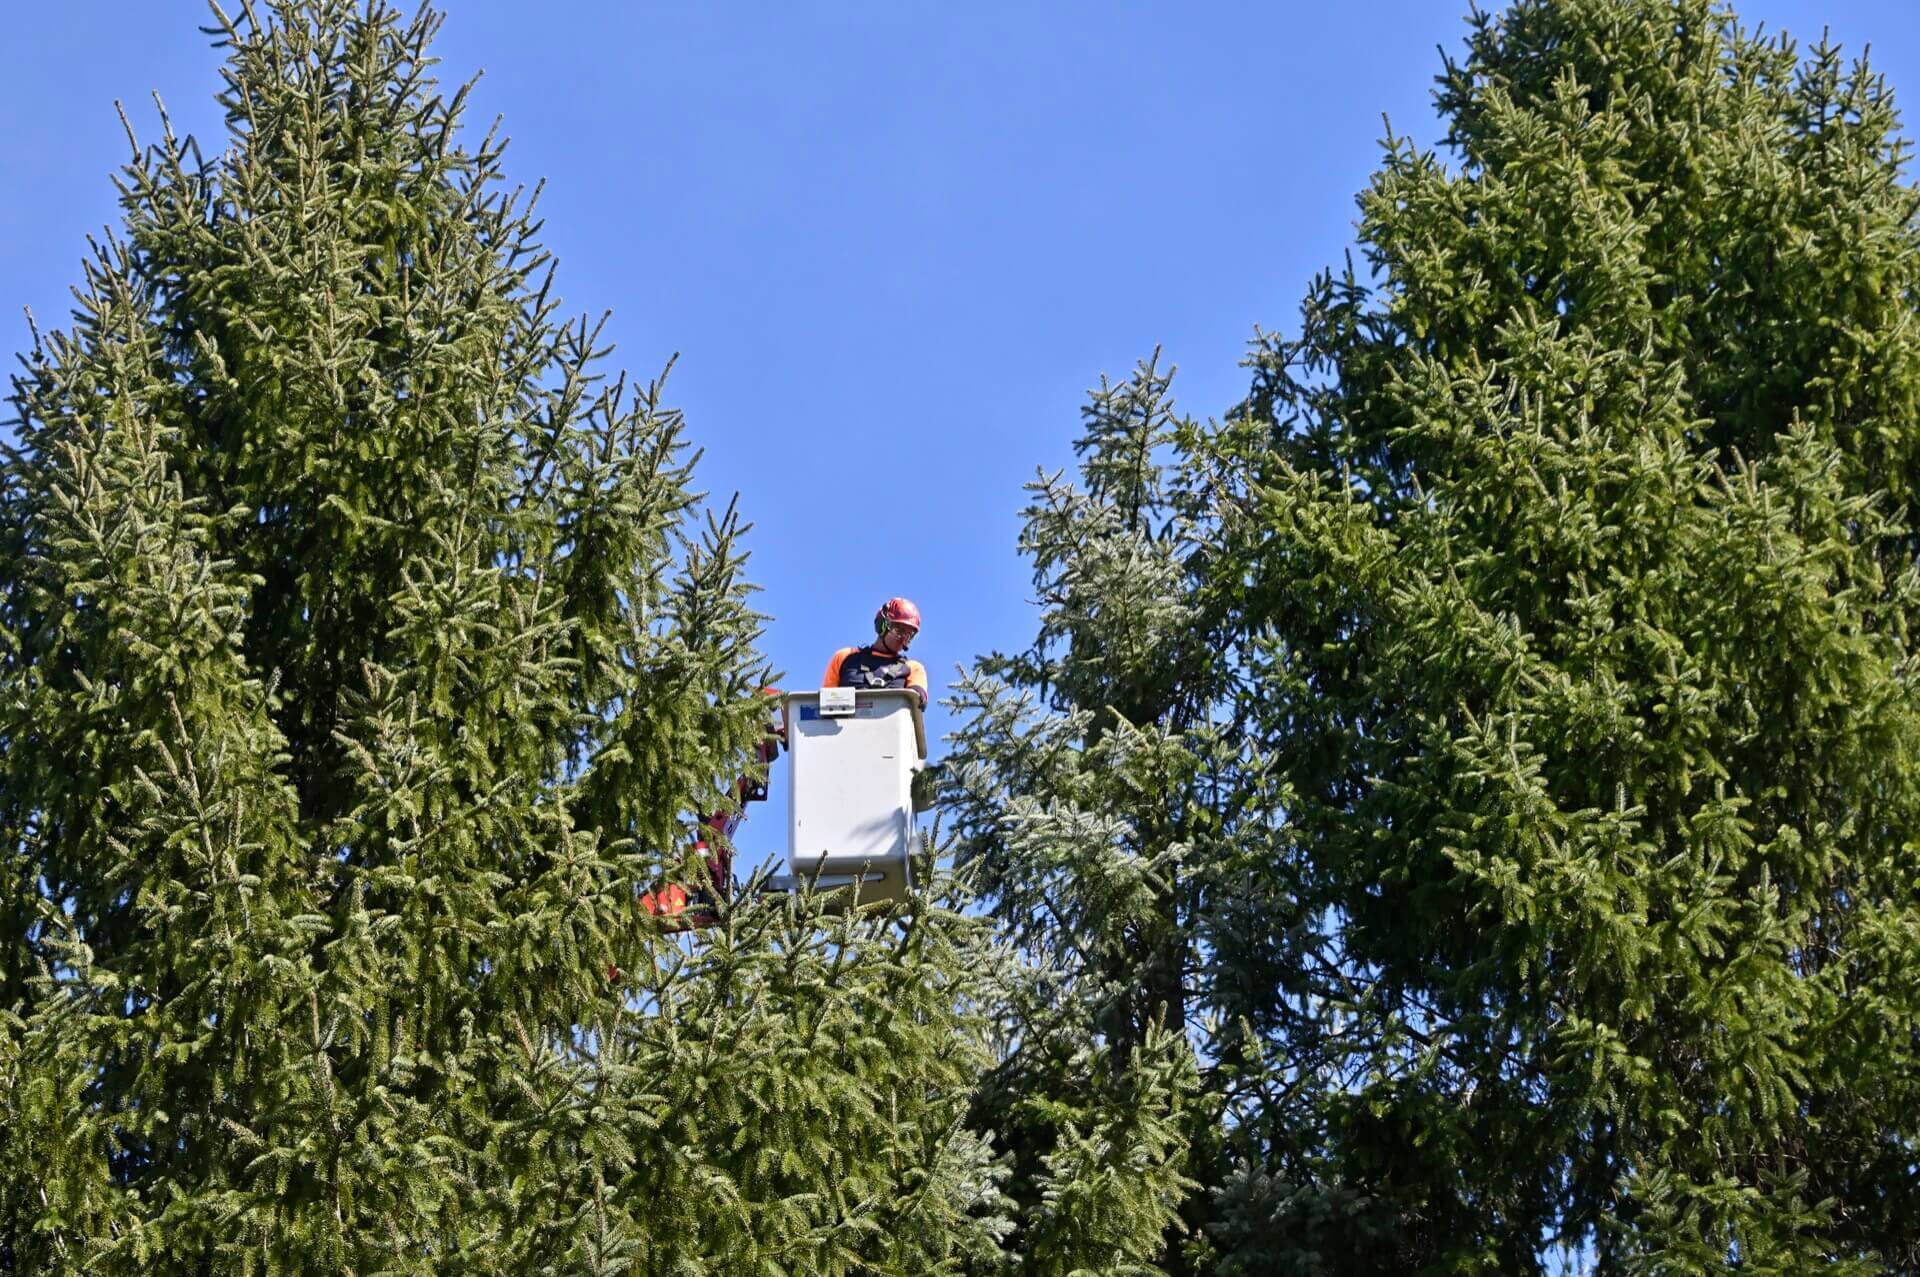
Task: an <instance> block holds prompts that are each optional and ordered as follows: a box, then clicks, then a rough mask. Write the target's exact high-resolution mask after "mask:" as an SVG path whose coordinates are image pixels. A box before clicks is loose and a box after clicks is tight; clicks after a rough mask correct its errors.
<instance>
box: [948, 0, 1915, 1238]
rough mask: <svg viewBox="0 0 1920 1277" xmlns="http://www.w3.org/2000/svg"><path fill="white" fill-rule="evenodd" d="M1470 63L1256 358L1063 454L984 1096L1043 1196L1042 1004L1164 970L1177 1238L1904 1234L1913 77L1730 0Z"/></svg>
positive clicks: (1158, 996) (976, 773)
mask: <svg viewBox="0 0 1920 1277" xmlns="http://www.w3.org/2000/svg"><path fill="white" fill-rule="evenodd" d="M1438 101H1439V106H1440V109H1441V112H1442V116H1443V118H1444V120H1445V121H1446V124H1447V127H1448V133H1447V138H1446V145H1447V147H1448V149H1449V150H1450V152H1451V154H1452V156H1453V158H1454V161H1455V162H1454V165H1453V167H1451V168H1449V167H1448V165H1447V164H1446V163H1445V162H1444V161H1443V158H1442V157H1441V156H1437V155H1435V154H1433V153H1430V152H1426V151H1422V150H1420V149H1418V148H1416V147H1414V146H1412V145H1411V144H1409V143H1407V142H1405V141H1404V140H1399V139H1393V140H1390V141H1389V142H1388V144H1387V147H1386V154H1385V159H1384V162H1383V165H1382V168H1381V170H1380V173H1379V175H1378V176H1377V177H1376V179H1375V180H1374V182H1373V184H1372V186H1371V187H1370V188H1369V190H1368V191H1367V192H1366V193H1365V195H1364V196H1363V198H1362V201H1361V204H1362V214H1363V217H1362V222H1361V227H1360V233H1361V247H1362V250H1363V253H1364V258H1365V260H1364V266H1363V268H1362V269H1361V270H1359V271H1356V270H1354V269H1352V268H1350V269H1349V270H1348V271H1347V272H1346V273H1345V274H1344V275H1341V276H1333V275H1329V276H1327V277H1325V278H1323V279H1321V280H1319V281H1317V282H1316V284H1315V285H1314V287H1313V288H1312V289H1311V291H1310V293H1309V295H1308V297H1307V299H1306V303H1305V305H1304V306H1303V308H1302V323H1301V327H1300V329H1299V331H1298V332H1297V333H1296V334H1295V335H1294V336H1292V337H1291V338H1277V337H1276V338H1266V337H1263V338H1261V339H1260V341H1259V342H1258V343H1257V344H1256V347H1255V352H1254V358H1253V366H1254V370H1255V382H1254V386H1253V391H1252V394H1251V395H1250V397H1249V399H1248V400H1247V402H1246V403H1245V404H1243V405H1242V406H1241V407H1240V408H1239V409H1237V410H1236V411H1235V412H1234V413H1233V414H1231V415H1230V416H1229V418H1228V419H1227V420H1226V422H1225V423H1224V424H1219V425H1214V424H1211V423H1209V424H1200V423H1195V422H1188V421H1182V420H1180V419H1178V418H1176V417H1174V416H1173V415H1172V414H1171V412H1170V411H1169V410H1168V409H1167V408H1166V406H1165V397H1166V394H1167V393H1168V386H1167V384H1166V379H1165V378H1164V376H1163V375H1162V374H1161V373H1160V372H1159V371H1158V369H1157V366H1156V365H1154V364H1148V365H1145V366H1143V368H1142V369H1141V371H1140V372H1139V373H1138V374H1137V375H1136V376H1135V377H1134V378H1133V379H1131V380H1130V381H1129V382H1127V383H1125V384H1124V385H1123V386H1122V387H1119V388H1103V389H1102V390H1101V391H1100V392H1098V393H1097V394H1096V395H1095V397H1094V400H1093V403H1092V404H1091V406H1090V408H1089V412H1088V420H1087V427H1086V429H1085V431H1084V432H1083V435H1082V437H1081V440H1080V443H1079V446H1080V449H1081V452H1082V466H1081V481H1080V483H1079V484H1078V485H1072V484H1067V483H1064V482H1062V481H1061V480H1060V479H1058V478H1046V477H1043V480H1042V482H1041V483H1040V484H1039V485H1037V486H1036V488H1035V494H1036V499H1035V500H1034V501H1033V503H1032V504H1031V506H1030V507H1029V509H1028V512H1027V524H1026V532H1025V536H1024V539H1023V548H1024V549H1025V550H1026V551H1027V552H1028V554H1029V555H1030V557H1031V558H1032V560H1033V562H1034V565H1035V580H1036V587H1037V590H1038V593H1039V602H1040V606H1041V618H1042V619H1041V624H1042V631H1041V635H1040V638H1039V640H1038V642H1037V643H1036V644H1035V646H1034V647H1033V649H1032V650H1030V651H1028V652H1025V653H1020V654H1016V655H1014V656H999V655H996V656H992V657H989V658H986V659H983V660H982V661H981V662H980V664H979V668H978V669H977V670H976V671H975V672H974V674H973V675H972V676H971V677H970V678H968V679H967V680H965V681H963V683H962V685H961V692H960V708H961V709H962V710H963V711H965V712H966V714H967V717H968V722H967V725H966V726H965V727H963V729H962V733H961V735H960V737H959V738H958V741H957V746H958V748H957V749H956V756H955V762H954V766H953V767H952V768H951V769H950V771H949V803H950V805H951V807H952V808H953V810H954V812H955V814H956V817H957V819H958V826H957V831H958V833H959V834H960V835H961V838H960V845H961V847H962V849H963V852H964V855H965V856H966V857H967V858H968V859H970V860H972V861H973V862H974V864H975V867H976V872H977V873H978V874H979V882H980V885H981V886H982V888H983V889H984V891H985V892H986V894H987V898H988V900H989V902H990V903H991V905H992V912H993V914H994V916H995V917H996V918H997V920H998V921H999V924H1000V925H1001V927H1002V928H1003V931H1004V933H1005V934H1006V935H1008V936H1009V938H1010V939H1011V940H1012V941H1013V942H1015V943H1017V944H1019V945H1022V946H1024V947H1025V949H1026V950H1027V951H1028V952H1029V953H1030V954H1032V955H1034V957H1035V958H1036V959H1037V960H1038V961H1039V963H1040V965H1041V966H1042V967H1043V968H1045V969H1048V970H1049V971H1050V974H1051V977H1052V978H1051V979H1049V980H1047V981H1045V982H1043V983H1038V984H1036V986H1035V987H1034V988H1033V989H1031V990H1030V991H1028V992H1026V993H1024V994H1022V995H1020V996H1011V997H1009V998H1007V1000H1006V1002H1005V1004H1004V1006H1003V1010H1002V1014H1004V1015H1005V1016H1007V1017H1008V1019H1009V1020H1010V1022H1011V1024H1010V1027H1009V1028H1007V1029H1006V1030H1005V1032H1006V1035H1007V1040H1008V1042H1009V1043H1010V1044H1012V1045H1011V1046H1010V1047H1009V1049H1007V1050H1006V1051H1005V1052H1004V1053H1003V1057H1004V1061H1003V1063H1002V1065H1001V1066H1000V1068H999V1069H998V1070H997V1071H996V1073H995V1074H994V1075H993V1076H992V1077H991V1078H990V1079H989V1085H988V1086H987V1088H985V1089H984V1090H983V1093H982V1098H981V1102H980V1104H979V1106H978V1109H977V1115H976V1120H978V1121H981V1122H982V1124H983V1125H990V1126H993V1127H994V1129H995V1130H996V1131H997V1133H998V1135H999V1138H1000V1140H1001V1143H1002V1144H1003V1146H1005V1147H1006V1148H1007V1150H1008V1152H1009V1154H1010V1156H1011V1169H1012V1172H1013V1174H1012V1178H1011V1179H1010V1180H1009V1182H1008V1192H1009V1193H1010V1194H1011V1195H1012V1196H1013V1197H1014V1199H1015V1200H1016V1202H1018V1203H1020V1205H1021V1210H1022V1211H1023V1214H1022V1216H1021V1219H1022V1220H1023V1221H1025V1220H1027V1219H1030V1217H1031V1216H1030V1214H1028V1212H1031V1211H1032V1209H1033V1205H1032V1204H1033V1202H1034V1201H1035V1200H1036V1198H1037V1197H1038V1196H1039V1190H1038V1187H1037V1185H1038V1182H1039V1175H1038V1168H1039V1167H1041V1166H1043V1165H1044V1164H1045V1159H1046V1158H1047V1157H1048V1156H1049V1155H1050V1153H1051V1149H1052V1140H1053V1139H1054V1133H1053V1132H1052V1131H1051V1130H1050V1129H1049V1128H1048V1127H1047V1126H1046V1124H1045V1123H1044V1121H1042V1120H1039V1119H1041V1118H1042V1117H1043V1116H1044V1115H1046V1114H1048V1113H1051V1112H1054V1111H1056V1110H1055V1108H1054V1107H1053V1106H1054V1105H1056V1104H1057V1103H1058V1102H1059V1099H1058V1097H1062V1096H1076V1095H1077V1096H1080V1097H1082V1102H1083V1103H1089V1102H1090V1100H1089V1099H1088V1097H1090V1096H1092V1094H1093V1091H1094V1085H1093V1078H1094V1077H1095V1076H1096V1075H1097V1072H1096V1071H1095V1070H1092V1069H1089V1068H1088V1067H1086V1065H1085V1064H1084V1063H1083V1062H1082V1061H1083V1059H1084V1057H1075V1056H1074V1054H1073V1053H1072V1052H1070V1051H1068V1050H1066V1049H1065V1048H1064V1046H1063V1045H1060V1044H1062V1043H1066V1042H1074V1041H1082V1042H1084V1041H1085V1040H1088V1039H1091V1040H1093V1041H1095V1042H1099V1043H1103V1044H1105V1043H1112V1044H1116V1045H1120V1046H1122V1047H1124V1044H1126V1043H1128V1042H1132V1041H1137V1040H1139V1038H1140V1031H1141V1028H1142V1026H1143V1025H1147V1024H1151V1023H1153V1022H1155V1019H1156V1017H1158V1016H1163V1015H1164V1016H1167V1017H1168V1020H1167V1022H1168V1023H1171V1024H1177V1025H1179V1026H1181V1027H1182V1029H1183V1031H1184V1034H1185V1036H1186V1037H1187V1038H1188V1040H1190V1041H1192V1042H1194V1043H1195V1044H1196V1046H1197V1048H1198V1063H1199V1065H1200V1071H1199V1074H1198V1078H1197V1081H1198V1086H1199V1094H1198V1096H1197V1097H1195V1100H1194V1101H1193V1102H1191V1103H1190V1104H1188V1106H1187V1107H1186V1108H1185V1110H1184V1112H1185V1114H1186V1120H1185V1122H1184V1123H1183V1124H1182V1125H1181V1128H1180V1138H1179V1139H1178V1140H1177V1141H1176V1142H1174V1143H1172V1144H1170V1145H1169V1146H1168V1150H1169V1154H1170V1155H1171V1156H1173V1157H1175V1158H1177V1159H1178V1163H1177V1166H1178V1170H1179V1172H1180V1173H1181V1174H1183V1175H1184V1176H1185V1177H1187V1178H1188V1179H1190V1180H1192V1181H1194V1187H1193V1189H1192V1191H1191V1192H1190V1193H1189V1194H1188V1196H1187V1197H1186V1200H1185V1201H1184V1203H1182V1204H1180V1206H1179V1210H1180V1214H1181V1219H1182V1223H1183V1225H1184V1230H1176V1231H1186V1232H1187V1233H1188V1234H1189V1235H1188V1237H1187V1239H1186V1242H1185V1244H1184V1245H1178V1244H1174V1243H1176V1242H1177V1241H1178V1238H1177V1236H1170V1237H1169V1239H1168V1242H1169V1244H1168V1245H1167V1246H1166V1247H1165V1249H1164V1250H1163V1251H1162V1255H1161V1259H1160V1261H1159V1262H1161V1263H1162V1265H1163V1266H1165V1267H1169V1268H1180V1267H1184V1268H1185V1269H1187V1270H1191V1271H1207V1272H1216V1273H1223V1274H1225V1273H1247V1274H1251V1273H1266V1272H1275V1271H1296V1272H1310V1273H1312V1272H1319V1273H1336V1272H1338V1273H1349V1272H1396V1273H1397V1272H1407V1271H1427V1272H1501V1273H1524V1272H1543V1271H1555V1270H1556V1269H1557V1268H1561V1267H1569V1266H1570V1267H1573V1268H1575V1269H1584V1270H1587V1271H1594V1272H1599V1273H1629V1272H1633V1273H1696V1272H1697V1273H1711V1272H1729V1271H1755V1272H1760V1271H1765V1272H1803V1271H1809V1270H1811V1269H1813V1268H1815V1267H1819V1268H1821V1269H1823V1270H1824V1269H1832V1270H1835V1271H1842V1272H1846V1271H1858V1272H1865V1271H1879V1270H1892V1271H1916V1270H1920V1232H1916V1230H1915V1227H1914V1224H1913V1222H1912V1221H1913V1220H1915V1219H1920V1202H1916V1201H1915V1200H1914V1199H1913V1193H1914V1180H1913V1175H1912V1165H1911V1160H1912V1159H1911V1156H1910V1150H1911V1148H1912V1146H1913V1143H1914V1140H1915V1138H1916V1136H1920V1132H1917V1131H1916V1130H1915V1127H1914V1118H1913V1114H1914V1113H1915V1112H1916V1100H1920V1095H1916V1093H1915V1090H1914V1085H1915V1082H1914V1079H1915V1078H1916V1077H1920V1074H1916V1072H1915V1070H1914V1067H1913V1065H1914V1056H1913V1048H1914V1043H1915V1041H1916V1040H1920V1038H1916V1033H1915V1031H1916V1028H1920V1020H1917V1019H1916V1015H1917V1014H1920V992H1917V986H1916V985H1915V984H1914V982H1913V980H1912V978H1911V972H1912V971H1913V970H1915V969H1916V963H1920V941H1917V940H1916V937H1920V925H1917V924H1920V898H1916V892H1917V891H1920V888H1917V887H1916V882H1917V881H1920V877H1917V875H1920V780H1917V779H1916V775H1920V773H1916V768H1915V763H1916V754H1917V753H1920V702H1916V698H1915V695H1914V686H1913V678H1914V655H1913V648H1912V641H1913V640H1912V635H1913V632H1914V621H1915V619H1916V611H1915V609H1916V606H1917V605H1920V569H1916V558H1915V556H1916V549H1920V533H1916V524H1915V514H1914V505H1913V497H1914V492H1915V485H1916V481H1920V433H1917V432H1916V424H1915V423H1916V420H1917V419H1920V417H1917V414H1916V408H1917V407H1920V324H1916V322H1915V320H1916V318H1920V316H1916V310H1917V309H1920V226H1917V224H1916V219H1915V214H1916V210H1917V209H1920V198H1916V193H1915V191H1914V189H1913V187H1912V185H1911V184H1910V180H1909V177H1908V175H1907V173H1906V170H1905V165H1906V162H1907V146H1906V143H1905V142H1904V141H1903V140H1902V139H1901V138H1900V136H1899V133H1898V131H1897V121H1896V117H1895V115H1894V113H1893V106H1892V101H1891V98H1890V95H1889V94H1888V92H1887V90H1886V88H1885V86H1884V84H1883V83H1882V82H1881V81H1880V80H1879V79H1878V78H1877V77H1875V76H1874V75H1873V74H1871V73H1870V72H1869V71H1868V70H1867V69H1866V68H1865V67H1864V66H1860V65H1854V66H1851V67H1850V66H1849V65H1848V64H1847V63H1846V62H1845V61H1844V60H1843V59H1842V58H1841V56H1840V54H1839V53H1838V51H1836V50H1834V49H1831V48H1827V47H1824V46H1822V47H1819V48H1816V49H1814V50H1812V51H1811V52H1810V54H1809V55H1808V56H1806V57H1805V58H1802V57H1801V56H1800V55H1799V53H1798V51H1797V50H1796V48H1795V47H1794V46H1793V45H1792V44H1790V43H1789V42H1787V41H1785V40H1784V39H1770V40H1761V39H1758V38H1756V37H1754V36H1752V35H1751V34H1749V33H1747V32H1745V31H1743V30H1742V29H1741V28H1739V27H1738V26H1737V24H1736V23H1735V20H1734V18H1733V16H1732V15H1731V14H1730V13H1729V12H1727V11H1726V10H1725V9H1724V8H1723V7H1721V6H1718V5H1716V4H1713V3H1711V2H1710V0H1551V2H1550V0H1520V2H1519V3H1516V4H1515V5H1514V6H1513V7H1512V8H1510V9H1509V10H1507V11H1506V12H1504V13H1501V14H1498V15H1488V14H1479V15H1476V16H1475V17H1474V19H1473V21H1472V27H1471V35H1470V39H1469V41H1468V46H1467V52H1466V56H1465V57H1464V59H1463V60H1461V61H1460V62H1458V63H1457V64H1455V63H1449V64H1448V66H1447V67H1446V69H1445V72H1444V74H1443V75H1442V77H1441V80H1440V92H1439V97H1438ZM1172 971H1178V972H1179V978H1178V979H1177V980H1168V979H1165V978H1164V977H1165V975H1166V974H1167V973H1169V972H1172ZM1062 1025H1071V1026H1072V1027H1071V1028H1064V1029H1060V1030H1059V1036H1058V1038H1055V1037H1054V1036H1052V1035H1053V1033H1054V1031H1055V1030H1056V1027H1057V1026H1062ZM1109 1098H1110V1097H1109ZM1022 1118H1025V1119H1026V1120H1024V1121H1023V1120H1021V1119H1022ZM1023 1228H1024V1229H1025V1230H1026V1231H1025V1232H1023V1233H1022V1234H1021V1235H1022V1236H1028V1235H1033V1233H1034V1230H1033V1228H1032V1225H1031V1224H1030V1223H1023Z"/></svg>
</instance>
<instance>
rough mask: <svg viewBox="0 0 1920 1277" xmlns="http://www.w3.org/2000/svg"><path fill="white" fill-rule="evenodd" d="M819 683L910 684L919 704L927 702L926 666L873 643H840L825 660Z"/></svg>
mask: <svg viewBox="0 0 1920 1277" xmlns="http://www.w3.org/2000/svg"><path fill="white" fill-rule="evenodd" d="M820 686H822V687H868V688H879V687H910V688H912V689H913V690H914V691H916V692H918V693H920V706H921V708H923V709H924V708H926V704H927V700H928V697H927V667H926V666H924V665H922V664H921V663H920V662H918V661H915V660H909V659H908V658H907V657H904V656H893V655H891V654H889V653H887V652H883V651H881V650H880V649H879V648H877V647H873V646H867V647H843V648H841V649H840V650H839V651H837V652H835V653H834V654H833V659H832V660H830V661H828V662H827V672H826V673H825V674H822V675H821V676H820Z"/></svg>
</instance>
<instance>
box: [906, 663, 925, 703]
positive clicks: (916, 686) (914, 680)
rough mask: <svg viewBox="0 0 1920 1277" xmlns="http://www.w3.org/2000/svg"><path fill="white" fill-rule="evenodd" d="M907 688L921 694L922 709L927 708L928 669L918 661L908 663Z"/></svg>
mask: <svg viewBox="0 0 1920 1277" xmlns="http://www.w3.org/2000/svg"><path fill="white" fill-rule="evenodd" d="M907 686H908V687H911V688H912V689H913V690H914V691H916V692H918V693H920V708H921V709H925V708H926V707H927V701H928V700H929V697H928V695H927V667H926V666H924V665H922V664H921V663H920V662H918V661H908V662H907Z"/></svg>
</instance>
